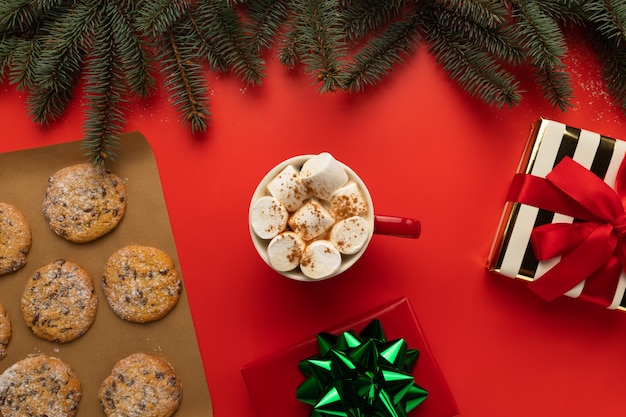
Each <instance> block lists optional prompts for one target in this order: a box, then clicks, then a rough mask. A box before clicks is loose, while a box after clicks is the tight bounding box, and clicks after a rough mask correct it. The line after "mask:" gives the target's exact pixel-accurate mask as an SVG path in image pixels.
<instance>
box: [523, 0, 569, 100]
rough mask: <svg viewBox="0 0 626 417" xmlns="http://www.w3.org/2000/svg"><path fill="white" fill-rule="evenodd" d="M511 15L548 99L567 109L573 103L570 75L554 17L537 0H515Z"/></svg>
mask: <svg viewBox="0 0 626 417" xmlns="http://www.w3.org/2000/svg"><path fill="white" fill-rule="evenodd" d="M513 17H514V19H515V21H516V22H517V29H518V32H517V33H518V34H519V36H520V40H521V42H522V44H523V45H524V46H525V47H526V50H527V57H528V58H529V59H530V63H531V64H532V65H533V66H534V67H536V68H537V73H536V74H537V81H538V82H539V84H540V86H541V88H542V91H543V93H544V96H545V97H546V98H547V99H548V101H549V102H550V103H551V104H552V105H554V106H557V107H559V108H560V109H561V110H566V109H567V108H568V107H570V106H571V105H572V104H571V102H570V99H571V97H572V93H573V90H572V87H571V81H570V77H569V75H568V73H567V72H565V71H564V68H565V65H564V64H563V63H562V61H561V56H564V55H565V53H566V51H567V46H566V44H565V38H564V36H563V33H562V32H561V29H560V28H559V26H558V24H557V23H556V21H555V20H554V19H553V18H551V17H550V16H548V15H547V14H545V13H544V12H543V10H542V8H541V7H539V6H538V5H537V2H535V1H534V0H533V1H517V0H516V2H515V4H513Z"/></svg>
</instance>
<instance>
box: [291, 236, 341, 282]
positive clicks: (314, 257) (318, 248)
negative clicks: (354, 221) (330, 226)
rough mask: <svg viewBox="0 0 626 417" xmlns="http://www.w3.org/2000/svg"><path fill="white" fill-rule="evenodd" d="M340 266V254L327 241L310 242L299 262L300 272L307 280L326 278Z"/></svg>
mask: <svg viewBox="0 0 626 417" xmlns="http://www.w3.org/2000/svg"><path fill="white" fill-rule="evenodd" d="M340 266H341V253H339V251H338V250H337V248H336V247H335V245H333V244H332V243H331V242H330V241H328V240H316V241H314V242H311V243H310V244H309V245H308V246H307V247H306V249H305V250H304V253H303V254H302V259H301V260H300V270H301V271H302V273H303V274H304V275H306V276H307V277H309V278H313V279H319V278H326V277H329V276H331V275H333V274H335V273H336V272H337V271H338V270H339V267H340Z"/></svg>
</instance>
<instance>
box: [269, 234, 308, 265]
mask: <svg viewBox="0 0 626 417" xmlns="http://www.w3.org/2000/svg"><path fill="white" fill-rule="evenodd" d="M305 246H306V245H305V243H304V241H303V240H302V239H301V238H300V236H298V235H297V234H295V233H294V232H283V233H281V234H279V235H278V236H276V237H274V238H273V239H272V240H271V241H270V243H269V245H267V257H268V260H269V263H270V265H271V266H272V268H274V269H275V270H277V271H291V270H292V269H295V268H296V267H297V266H298V265H299V264H300V258H301V257H302V252H303V251H304V248H305Z"/></svg>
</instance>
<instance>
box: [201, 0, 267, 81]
mask: <svg viewBox="0 0 626 417" xmlns="http://www.w3.org/2000/svg"><path fill="white" fill-rule="evenodd" d="M195 15H196V16H197V20H198V21H199V22H200V23H201V26H200V27H201V28H203V29H202V34H203V37H204V38H205V39H208V40H209V42H210V43H213V44H214V45H215V50H216V52H217V53H218V54H219V56H220V57H221V58H222V59H223V60H224V62H225V63H226V64H227V65H228V67H229V68H230V69H231V70H232V71H233V72H234V73H235V74H236V75H237V76H239V77H240V78H241V79H242V80H243V81H244V82H245V83H246V84H248V85H255V86H258V85H261V78H262V77H263V65H264V63H263V60H262V59H261V58H260V57H258V56H257V55H255V54H254V53H252V51H251V50H250V49H249V47H248V45H247V44H246V36H245V34H244V32H243V26H242V25H241V21H240V18H239V15H238V14H237V12H236V11H235V10H234V9H233V8H232V7H230V6H229V5H228V4H227V3H226V2H224V1H223V0H206V1H204V2H201V3H200V4H199V5H198V7H197V8H196V10H195Z"/></svg>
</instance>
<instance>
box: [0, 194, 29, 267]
mask: <svg viewBox="0 0 626 417" xmlns="http://www.w3.org/2000/svg"><path fill="white" fill-rule="evenodd" d="M31 243H32V236H31V232H30V226H29V225H28V222H27V221H26V218H25V217H24V215H23V214H22V212H21V211H20V210H19V209H18V208H17V207H15V206H13V205H11V204H8V203H0V275H2V274H8V273H9V272H13V271H17V270H18V269H20V268H21V267H23V266H24V265H25V264H26V255H27V254H28V251H29V250H30V246H31Z"/></svg>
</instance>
